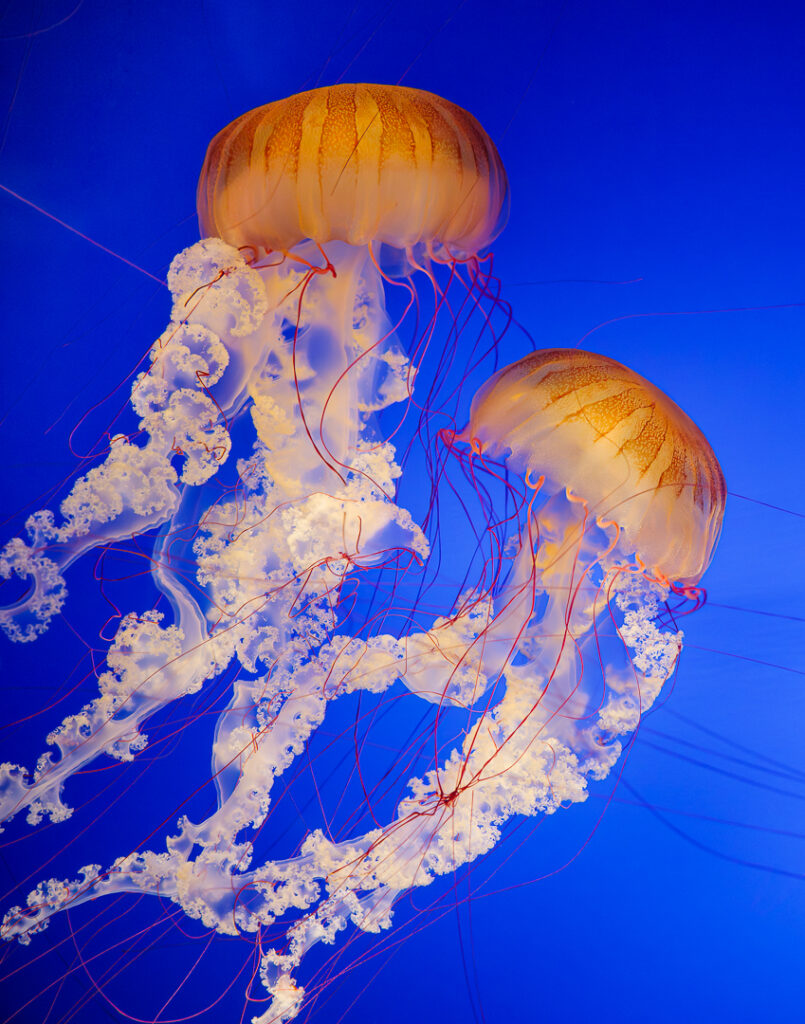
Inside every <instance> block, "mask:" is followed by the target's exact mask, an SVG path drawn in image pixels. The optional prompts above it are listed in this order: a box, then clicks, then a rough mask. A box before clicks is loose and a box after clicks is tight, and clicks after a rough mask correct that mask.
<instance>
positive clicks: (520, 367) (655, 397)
mask: <svg viewBox="0 0 805 1024" xmlns="http://www.w3.org/2000/svg"><path fill="white" fill-rule="evenodd" d="M463 437H464V440H470V439H472V440H474V441H476V442H477V444H478V446H479V447H480V449H481V451H482V452H484V453H488V454H491V455H493V456H503V455H505V454H506V453H508V457H507V461H508V463H509V465H510V466H511V467H512V468H513V469H517V470H520V471H523V472H525V471H528V472H529V473H530V474H531V476H532V477H533V476H539V475H541V474H544V475H545V476H546V477H548V478H550V479H551V480H552V481H554V482H555V483H556V484H558V485H561V486H564V487H566V488H567V490H568V492H569V493H571V494H573V495H574V496H575V497H579V498H582V499H583V500H584V501H585V502H586V503H587V504H588V506H589V508H590V511H591V512H592V513H593V514H594V515H595V516H596V517H597V518H598V520H599V521H601V522H613V521H614V522H615V523H617V525H618V526H619V527H620V530H621V542H622V548H623V544H625V545H626V547H627V549H628V550H630V551H631V552H633V553H635V554H636V555H637V556H638V557H639V558H640V559H641V561H642V562H643V563H644V564H645V565H646V566H647V567H649V568H651V569H653V570H655V571H656V572H657V573H659V574H661V575H662V576H664V577H666V578H667V579H669V580H672V581H676V582H679V583H682V584H690V583H695V582H697V581H698V580H699V578H700V577H701V576H702V574H703V573H704V571H705V569H706V568H707V566H708V565H709V563H710V559H711V558H712V555H713V550H714V549H715V546H716V543H717V541H718V537H719V533H720V532H721V520H722V517H723V514H724V503H725V499H726V486H725V483H724V476H723V474H722V472H721V467H720V466H719V464H718V460H717V459H716V457H715V455H714V454H713V450H712V448H711V447H710V445H709V443H708V442H707V439H706V438H705V436H704V435H703V434H702V432H701V431H700V430H699V428H698V427H697V426H696V424H695V423H694V422H693V421H692V420H691V419H690V417H688V416H687V415H686V414H685V413H684V412H682V410H681V409H680V408H679V406H678V405H676V404H675V403H674V402H672V401H671V399H670V398H668V396H667V395H665V394H663V392H662V391H660V390H659V388H656V387H655V386H654V385H653V384H650V383H649V382H648V381H647V380H645V379H644V378H643V377H641V376H640V375H639V374H637V373H635V372H634V371H633V370H630V369H628V367H626V366H623V365H622V364H621V363H618V362H616V361H615V360H614V359H608V358H607V357H606V356H601V355H596V354H594V353H592V352H582V351H579V350H578V349H546V350H543V351H539V352H534V353H533V354H531V355H529V356H526V357H525V358H524V359H520V360H519V361H518V362H516V363H512V364H511V365H510V366H507V367H504V368H503V369H502V370H500V371H498V373H496V374H495V375H494V376H493V377H492V378H491V379H490V380H489V381H488V382H487V383H486V384H485V385H484V386H483V387H482V388H481V389H480V391H479V392H478V393H477V395H476V396H475V399H474V400H473V403H472V409H471V412H470V423H469V426H468V427H467V429H466V431H465V432H464V435H463Z"/></svg>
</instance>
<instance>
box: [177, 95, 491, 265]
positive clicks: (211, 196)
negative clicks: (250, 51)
mask: <svg viewBox="0 0 805 1024" xmlns="http://www.w3.org/2000/svg"><path fill="white" fill-rule="evenodd" d="M507 197H508V185H507V180H506V172H505V171H504V169H503V164H502V163H501V160H500V156H499V155H498V152H497V150H496V149H495V146H494V143H493V142H492V140H491V139H490V138H489V136H488V135H487V134H486V132H485V131H484V129H483V128H482V127H481V125H480V124H479V123H478V121H477V120H476V119H475V118H474V117H473V116H472V114H469V113H468V112H467V111H466V110H463V109H462V108H461V107H458V106H456V105H455V104H454V103H450V102H449V101H448V100H444V99H441V97H439V96H435V95H434V94H433V93H430V92H423V91H422V90H420V89H409V88H406V87H404V86H400V85H333V86H329V87H327V88H322V89H312V90H310V91H309V92H303V93H299V94H298V95H296V96H291V97H289V98H288V99H284V100H277V101H276V102H274V103H269V104H267V105H266V106H263V107H257V108H256V109H255V110H252V111H249V112H248V113H246V114H243V115H242V116H241V117H239V118H237V119H236V120H235V121H233V122H232V123H231V124H230V125H227V127H226V128H224V129H223V130H222V131H220V132H219V133H218V134H217V135H216V136H215V138H214V139H213V140H212V142H211V143H210V146H209V149H208V150H207V155H206V158H205V160H204V165H203V167H202V170H201V177H200V179H199V184H198V194H197V202H198V217H199V224H200V227H201V233H202V237H206V236H217V237H220V238H223V239H224V241H226V242H229V243H230V244H231V245H233V246H236V247H240V246H251V247H253V248H255V249H276V250H283V251H287V250H288V249H291V248H292V247H293V246H294V245H296V244H297V243H298V242H301V241H302V240H304V239H313V240H314V241H316V242H327V241H332V240H340V241H344V242H349V243H351V244H353V245H365V244H367V243H369V242H373V241H374V242H384V243H386V244H388V245H391V246H394V247H396V248H400V249H410V248H412V247H414V246H416V245H419V244H424V245H425V246H426V247H427V248H428V249H429V250H430V251H433V250H434V249H435V250H444V251H445V252H446V254H447V255H448V256H449V257H466V256H469V255H473V254H475V253H477V252H478V251H479V250H480V249H482V248H483V247H484V246H486V245H488V244H489V243H490V242H491V241H492V240H493V239H494V238H495V237H497V235H498V234H499V232H500V230H501V229H502V227H503V224H504V222H505V217H506V212H507Z"/></svg>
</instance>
